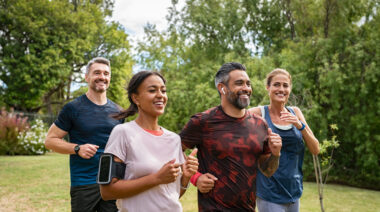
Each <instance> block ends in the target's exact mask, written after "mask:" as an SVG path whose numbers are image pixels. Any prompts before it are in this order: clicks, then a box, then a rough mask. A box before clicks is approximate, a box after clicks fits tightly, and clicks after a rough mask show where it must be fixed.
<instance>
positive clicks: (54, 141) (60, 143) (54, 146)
mask: <svg viewBox="0 0 380 212" xmlns="http://www.w3.org/2000/svg"><path fill="white" fill-rule="evenodd" d="M75 145H76V144H74V143H69V142H67V141H65V140H63V139H60V138H46V140H45V146H46V148H47V149H51V150H53V151H54V152H58V153H61V154H75V152H74V147H75Z"/></svg>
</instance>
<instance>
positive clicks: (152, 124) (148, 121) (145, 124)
mask: <svg viewBox="0 0 380 212" xmlns="http://www.w3.org/2000/svg"><path fill="white" fill-rule="evenodd" d="M135 122H136V123H137V124H138V125H139V126H140V127H142V128H144V129H147V130H155V131H158V130H160V126H159V125H158V116H149V115H145V114H144V113H140V112H139V113H138V116H137V118H136V119H135Z"/></svg>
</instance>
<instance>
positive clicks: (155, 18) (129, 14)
mask: <svg viewBox="0 0 380 212" xmlns="http://www.w3.org/2000/svg"><path fill="white" fill-rule="evenodd" d="M170 6H171V0H116V1H115V5H114V12H113V17H112V19H113V20H116V21H118V22H119V23H120V24H122V25H123V26H124V27H125V29H126V32H127V33H128V34H129V36H130V38H131V39H133V40H134V41H136V39H141V38H142V37H143V35H144V26H146V25H147V23H150V24H155V25H156V27H157V29H158V30H163V29H165V28H166V27H167V21H166V19H165V16H166V15H167V14H168V13H169V12H168V8H169V7H170Z"/></svg>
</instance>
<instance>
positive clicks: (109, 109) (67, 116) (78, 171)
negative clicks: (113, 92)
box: [54, 95, 124, 186]
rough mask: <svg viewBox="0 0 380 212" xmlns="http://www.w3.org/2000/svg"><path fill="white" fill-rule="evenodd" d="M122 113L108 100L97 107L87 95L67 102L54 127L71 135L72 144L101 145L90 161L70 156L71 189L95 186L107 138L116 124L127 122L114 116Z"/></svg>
mask: <svg viewBox="0 0 380 212" xmlns="http://www.w3.org/2000/svg"><path fill="white" fill-rule="evenodd" d="M119 111H120V110H119V107H118V106H117V105H116V104H115V103H114V102H112V101H111V100H109V99H107V103H106V104H105V105H96V104H94V103H93V102H91V101H90V100H89V99H88V98H87V96H86V95H82V96H80V97H78V98H76V99H75V100H73V101H71V102H69V103H67V104H66V105H65V106H64V107H63V109H62V111H61V112H60V113H59V115H58V118H57V120H56V121H55V122H54V124H55V125H56V126H57V127H59V128H60V129H62V130H64V131H66V132H68V134H69V137H70V142H71V143H76V144H86V143H89V144H95V145H98V146H99V149H98V151H97V152H96V154H95V155H94V157H92V158H90V159H83V158H81V157H80V156H78V155H75V154H72V155H70V177H71V186H79V185H89V184H95V183H96V175H97V173H98V167H99V158H100V155H101V154H102V153H103V152H104V148H105V146H106V143H107V141H108V137H109V135H110V134H111V131H112V129H113V128H114V127H115V126H116V125H117V124H120V123H123V122H124V120H115V119H113V118H112V117H111V115H113V114H116V113H118V112H119Z"/></svg>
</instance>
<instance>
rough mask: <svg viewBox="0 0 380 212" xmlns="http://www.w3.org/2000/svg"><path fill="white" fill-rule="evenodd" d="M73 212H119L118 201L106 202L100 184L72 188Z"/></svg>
mask: <svg viewBox="0 0 380 212" xmlns="http://www.w3.org/2000/svg"><path fill="white" fill-rule="evenodd" d="M70 196H71V211H72V212H95V211H98V212H117V211H118V210H117V207H116V200H109V201H104V200H103V199H102V197H101V195H100V188H99V185H98V184H92V185H82V186H72V187H71V188H70Z"/></svg>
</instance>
